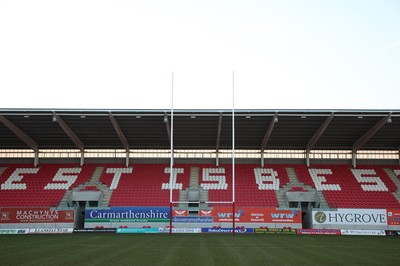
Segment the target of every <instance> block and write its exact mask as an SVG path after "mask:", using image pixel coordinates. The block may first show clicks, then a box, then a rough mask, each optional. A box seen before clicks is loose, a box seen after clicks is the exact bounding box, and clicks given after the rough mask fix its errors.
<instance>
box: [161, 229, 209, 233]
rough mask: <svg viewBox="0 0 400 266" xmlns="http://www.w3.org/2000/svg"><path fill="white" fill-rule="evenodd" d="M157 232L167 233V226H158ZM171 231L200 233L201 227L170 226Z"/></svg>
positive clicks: (168, 230)
mask: <svg viewBox="0 0 400 266" xmlns="http://www.w3.org/2000/svg"><path fill="white" fill-rule="evenodd" d="M158 232H159V233H169V232H170V229H169V228H159V229H158ZM172 233H188V234H198V233H201V228H172Z"/></svg>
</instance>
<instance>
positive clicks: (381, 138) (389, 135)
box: [0, 109, 400, 151]
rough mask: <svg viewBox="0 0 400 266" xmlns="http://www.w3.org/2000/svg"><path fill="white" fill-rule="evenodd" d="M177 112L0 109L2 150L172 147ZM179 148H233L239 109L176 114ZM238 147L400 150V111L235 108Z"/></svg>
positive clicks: (176, 133) (236, 145)
mask: <svg viewBox="0 0 400 266" xmlns="http://www.w3.org/2000/svg"><path fill="white" fill-rule="evenodd" d="M171 124H172V119H171V110H95V109H0V149H33V150H36V151H37V150H38V149H80V150H81V151H83V150H84V149H169V148H170V141H169V139H170V135H171ZM173 125H174V129H173V137H174V148H175V149H213V150H221V149H230V148H231V147H232V110H174V116H173ZM235 148H236V149H258V150H267V149H303V150H320V149H330V150H331V149H335V150H349V149H351V150H353V151H356V150H363V149H365V150H398V149H399V148H400V110H235Z"/></svg>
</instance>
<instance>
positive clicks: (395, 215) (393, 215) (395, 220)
mask: <svg viewBox="0 0 400 266" xmlns="http://www.w3.org/2000/svg"><path fill="white" fill-rule="evenodd" d="M387 224H388V225H400V210H394V209H388V210H387Z"/></svg>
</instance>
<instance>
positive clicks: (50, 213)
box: [0, 207, 75, 223]
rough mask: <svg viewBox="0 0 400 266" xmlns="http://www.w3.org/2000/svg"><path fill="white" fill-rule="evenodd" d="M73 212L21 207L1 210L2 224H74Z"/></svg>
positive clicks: (0, 221)
mask: <svg viewBox="0 0 400 266" xmlns="http://www.w3.org/2000/svg"><path fill="white" fill-rule="evenodd" d="M74 214H75V213H74V211H73V210H52V209H50V208H36V207H28V208H27V207H21V208H18V207H17V208H0V223H73V222H74V218H75V217H74Z"/></svg>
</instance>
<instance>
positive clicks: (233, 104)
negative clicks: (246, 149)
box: [169, 71, 235, 236]
mask: <svg viewBox="0 0 400 266" xmlns="http://www.w3.org/2000/svg"><path fill="white" fill-rule="evenodd" d="M173 136H174V72H172V88H171V139H170V147H171V157H170V174H169V202H170V223H169V225H170V226H169V234H170V236H171V235H172V231H173V230H172V216H173V204H176V203H187V204H189V203H191V202H189V201H188V202H181V201H179V200H178V201H173V198H172V196H173V194H172V191H173V182H172V177H173V172H174V171H173V165H174V137H173ZM200 203H201V202H199V204H200ZM204 203H207V204H232V235H233V236H235V72H234V71H232V201H207V202H204Z"/></svg>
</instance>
